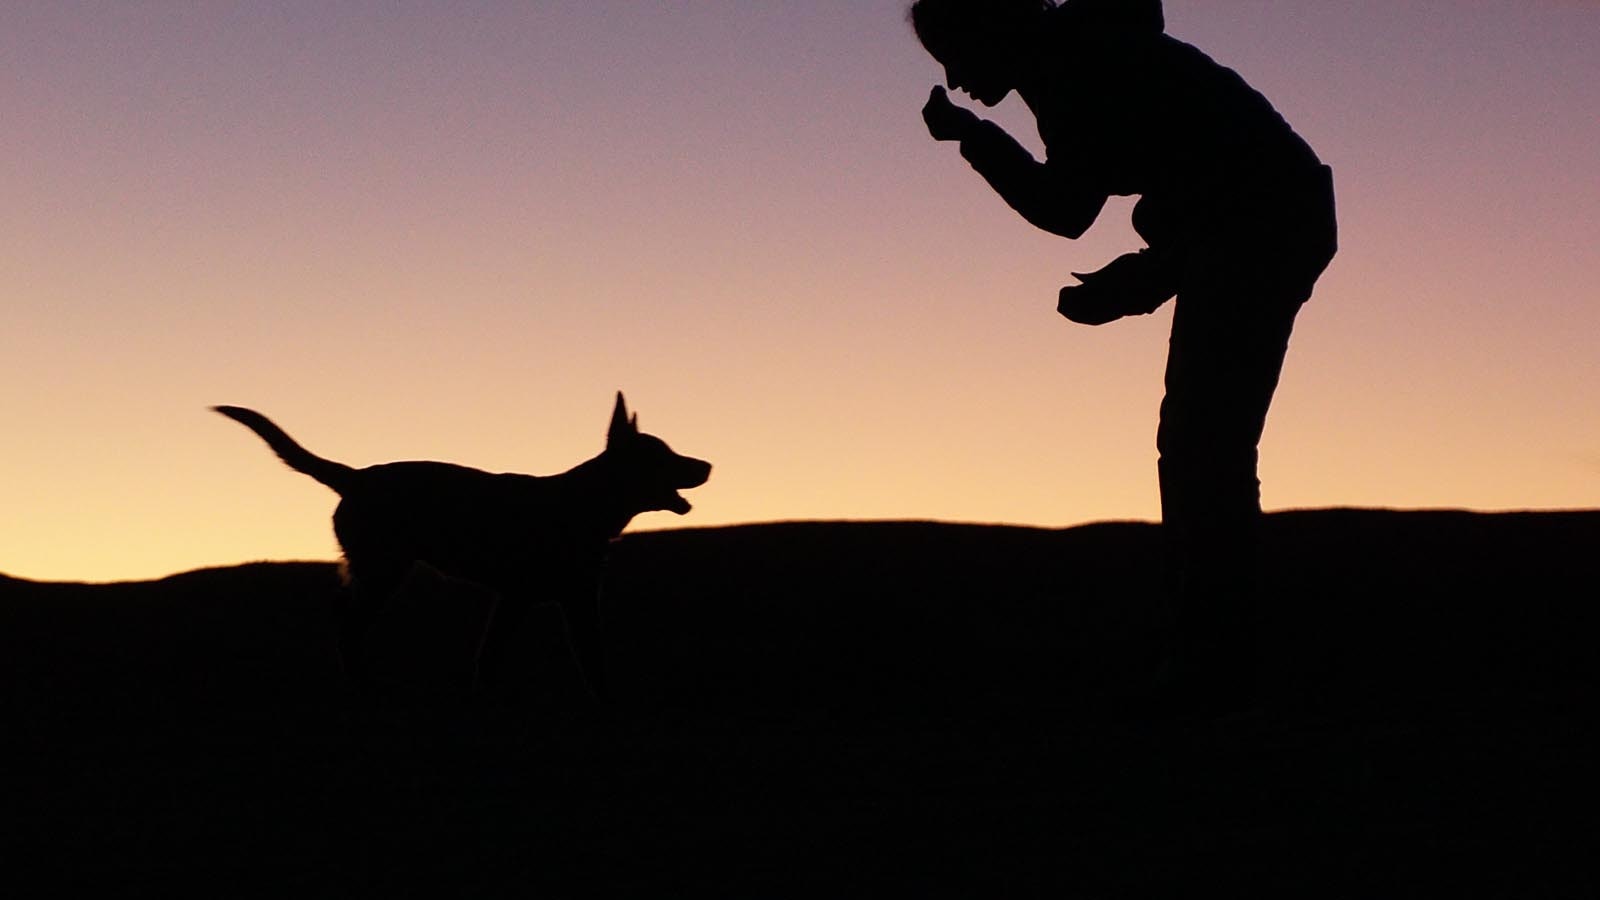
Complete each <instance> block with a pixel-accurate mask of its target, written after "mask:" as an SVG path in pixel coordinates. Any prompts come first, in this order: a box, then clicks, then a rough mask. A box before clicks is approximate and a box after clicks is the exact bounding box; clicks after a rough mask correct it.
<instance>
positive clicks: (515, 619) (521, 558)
mask: <svg viewBox="0 0 1600 900" xmlns="http://www.w3.org/2000/svg"><path fill="white" fill-rule="evenodd" d="M213 409H214V410H215V411H216V412H219V413H221V414H223V415H225V416H227V417H228V418H230V419H233V420H234V421H237V422H239V423H241V424H243V425H244V426H245V427H247V428H249V429H250V430H251V431H254V432H255V433H256V434H257V435H259V436H260V437H261V439H262V440H264V441H266V442H267V446H269V447H271V448H272V450H273V452H275V453H277V454H278V457H279V458H280V459H282V460H283V461H284V462H285V463H287V464H288V465H289V467H290V468H292V469H294V470H296V471H299V472H303V473H305V474H307V475H310V476H311V477H312V478H315V479H316V480H317V481H320V482H322V483H323V484H325V485H327V486H328V487H330V488H332V489H333V490H334V491H335V492H337V493H338V494H339V505H338V507H337V508H336V509H335V510H334V512H333V530H334V534H335V535H336V536H337V537H338V539H339V546H340V548H341V549H342V550H343V551H344V573H345V578H346V584H347V585H348V591H347V595H348V604H347V608H346V610H345V614H344V619H343V624H342V626H341V629H340V637H339V649H340V655H341V657H342V659H343V661H344V664H345V666H346V669H347V671H350V672H351V674H353V675H355V676H356V677H358V678H360V677H361V675H362V673H361V662H360V661H361V659H362V658H363V646H362V644H363V639H364V638H365V636H366V633H367V631H368V629H369V627H370V626H371V624H372V621H373V618H374V616H375V615H376V614H377V613H379V612H380V611H381V610H382V609H383V607H384V604H385V602H386V601H387V600H388V599H389V598H390V597H392V596H393V595H394V594H395V592H396V590H398V589H399V587H400V586H401V584H402V583H403V582H404V581H405V580H406V578H407V576H408V574H409V573H410V572H411V571H412V569H413V567H414V566H416V565H417V564H419V563H421V564H425V565H426V566H429V567H431V568H433V569H435V570H437V571H438V572H439V573H441V574H443V575H447V576H451V577H453V578H459V579H463V580H466V581H471V582H475V583H477V584H481V585H483V586H485V587H488V588H491V589H492V590H494V591H495V592H496V593H497V594H498V595H499V602H498V604H497V605H496V608H495V611H494V613H493V615H492V617H491V618H490V621H489V624H488V627H487V629H486V632H485V634H484V635H483V637H482V640H481V641H480V643H479V654H478V656H479V659H480V660H481V663H482V669H483V670H484V673H483V674H484V675H485V676H486V677H487V678H489V679H491V680H493V679H495V678H497V677H499V676H500V675H501V674H502V673H503V672H504V671H507V670H508V667H509V666H512V665H514V664H515V660H514V659H513V657H514V656H515V651H516V647H515V646H514V645H513V643H512V638H513V637H514V633H515V630H516V627H517V625H518V624H519V623H520V622H521V620H522V619H523V617H524V616H525V615H526V613H527V611H528V608H529V607H530V606H531V605H532V604H533V603H535V602H545V601H553V602H557V603H560V604H561V606H562V609H563V610H564V612H565V613H566V617H567V622H568V627H569V628H570V630H571V639H572V643H573V645H574V650H575V651H576V654H577V658H578V663H579V665H580V667H581V668H582V670H583V673H584V676H585V677H586V678H587V679H588V681H589V685H590V687H591V688H592V689H593V690H594V692H595V693H596V694H597V695H599V696H601V697H605V696H606V695H607V693H608V692H607V689H606V684H605V671H604V663H603V659H602V655H603V654H602V645H601V634H600V609H599V589H600V569H601V565H602V563H603V561H604V558H605V554H606V549H607V547H608V545H609V544H610V542H611V541H612V540H613V539H615V538H616V537H617V536H618V535H619V534H621V533H622V529H623V528H625V527H627V525H628V523H629V522H630V521H631V520H632V519H633V517H634V516H636V515H638V514H640V513H643V512H648V511H651V510H667V511H671V512H673V513H676V514H678V515H683V514H685V513H687V512H688V511H689V509H690V506H689V501H687V500H685V499H684V498H683V496H682V495H681V494H679V493H678V491H680V490H686V489H688V488H694V487H699V486H700V485H702V484H704V483H705V482H706V479H707V478H709V477H710V475H711V464H710V463H708V462H705V461H704V460H699V459H694V458H692V457H688V456H682V455H680V454H678V453H675V452H673V451H672V449H671V448H670V447H668V446H667V444H666V442H665V441H662V440H661V439H660V438H657V437H655V436H653V435H649V434H643V433H641V432H640V431H639V419H638V416H636V415H635V416H630V415H629V414H628V408H627V403H626V402H625V401H624V400H623V397H622V393H621V392H620V391H619V392H618V393H617V402H616V406H615V408H614V409H613V410H612V414H611V425H610V428H609V430H608V432H607V435H606V446H605V449H604V451H602V452H601V453H600V454H599V455H598V456H595V457H594V458H592V459H589V460H587V461H585V462H582V463H580V464H578V465H577V466H575V467H573V468H572V469H570V470H568V471H566V472H563V473H561V474H559V475H547V476H535V475H519V474H513V473H506V474H497V473H490V472H484V471H480V470H478V469H470V468H467V467H465V466H458V465H452V464H450V463H442V462H394V463H387V464H383V465H376V466H369V467H367V468H364V469H357V468H353V467H351V466H347V465H344V464H342V463H337V462H333V461H331V460H326V459H323V458H321V457H319V456H316V455H315V454H313V453H311V452H310V451H308V450H306V449H305V448H304V447H301V446H300V445H299V444H297V443H295V441H294V440H293V439H291V438H290V437H289V436H288V435H287V434H286V433H284V431H283V430H282V429H280V428H279V427H278V426H276V425H274V424H273V423H272V422H271V421H270V420H268V419H267V418H266V417H265V416H263V415H261V414H260V413H257V412H255V411H253V410H249V409H243V408H240V407H237V406H217V407H213Z"/></svg>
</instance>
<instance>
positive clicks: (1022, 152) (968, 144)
mask: <svg viewBox="0 0 1600 900" xmlns="http://www.w3.org/2000/svg"><path fill="white" fill-rule="evenodd" d="M922 117H923V119H924V120H926V121H927V123H928V131H929V132H930V133H931V134H932V135H933V137H934V138H935V139H936V140H941V141H960V142H961V155H962V156H963V157H964V158H965V159H966V160H967V162H969V163H971V164H972V167H973V168H974V169H976V170H977V171H978V174H979V175H982V176H983V179H984V180H985V181H987V182H989V186H990V187H992V188H994V190H995V193H997V194H999V195H1000V197H1001V199H1003V200H1005V201H1006V204H1007V205H1009V206H1010V207H1011V208H1012V209H1014V210H1016V211H1017V213H1018V214H1019V215H1021V216H1022V217H1023V218H1024V219H1026V220H1028V222H1029V223H1030V224H1032V225H1033V226H1034V227H1036V228H1040V229H1043V230H1045V231H1048V232H1050V233H1051V234H1059V235H1061V236H1062V237H1065V238H1074V239H1076V238H1079V237H1082V236H1083V233H1084V232H1085V231H1088V230H1089V226H1090V225H1093V224H1094V220H1095V218H1096V217H1098V216H1099V215H1100V210H1101V208H1102V207H1104V206H1105V204H1106V194H1104V193H1101V192H1097V191H1094V190H1090V189H1088V188H1086V187H1084V186H1083V185H1082V184H1081V183H1080V182H1079V180H1078V179H1077V178H1076V177H1075V176H1074V175H1073V174H1072V173H1071V172H1070V171H1068V170H1067V169H1066V168H1065V167H1063V166H1059V165H1055V166H1053V165H1050V164H1049V163H1047V162H1046V163H1041V162H1039V161H1038V160H1035V159H1034V158H1033V154H1031V153H1029V152H1028V151H1027V149H1026V148H1024V147H1023V146H1022V145H1021V144H1019V143H1017V142H1016V139H1015V138H1013V137H1011V135H1009V134H1006V132H1005V129H1003V128H1001V127H1000V126H999V125H996V124H994V123H993V122H990V121H988V120H987V119H980V118H978V117H977V116H976V115H975V114H973V112H972V111H971V110H968V109H964V108H962V107H959V106H956V105H955V104H954V103H951V102H950V98H949V96H948V95H946V94H945V91H944V88H942V87H935V88H934V89H933V93H932V94H931V95H929V97H928V103H927V105H926V106H924V107H923V108H922Z"/></svg>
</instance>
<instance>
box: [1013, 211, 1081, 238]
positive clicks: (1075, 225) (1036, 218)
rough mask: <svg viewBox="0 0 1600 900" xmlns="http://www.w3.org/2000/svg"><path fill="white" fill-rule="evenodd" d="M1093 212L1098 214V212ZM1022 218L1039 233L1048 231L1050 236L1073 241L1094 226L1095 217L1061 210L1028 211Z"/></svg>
mask: <svg viewBox="0 0 1600 900" xmlns="http://www.w3.org/2000/svg"><path fill="white" fill-rule="evenodd" d="M1095 212H1096V214H1098V213H1099V210H1096V211H1095ZM1023 217H1024V218H1026V219H1027V220H1028V222H1029V224H1031V225H1033V226H1034V227H1035V228H1038V229H1040V230H1041V231H1048V232H1050V233H1051V234H1054V235H1059V236H1061V237H1064V238H1067V239H1068V240H1073V241H1075V240H1077V239H1078V238H1081V237H1083V236H1084V234H1085V233H1087V232H1088V231H1089V226H1091V225H1093V224H1094V220H1095V218H1096V216H1095V215H1090V216H1084V215H1082V214H1076V215H1074V214H1073V212H1072V211H1071V210H1062V209H1049V210H1044V209H1040V210H1030V211H1029V212H1028V213H1025V214H1024V216H1023Z"/></svg>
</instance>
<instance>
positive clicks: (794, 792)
mask: <svg viewBox="0 0 1600 900" xmlns="http://www.w3.org/2000/svg"><path fill="white" fill-rule="evenodd" d="M1266 543H1267V549H1268V557H1269V564H1268V571H1267V576H1266V582H1267V594H1268V596H1269V597H1270V598H1271V602H1270V604H1269V605H1270V611H1271V616H1270V624H1269V628H1268V633H1269V635H1270V644H1271V646H1270V650H1269V656H1270V658H1269V663H1268V671H1269V679H1268V681H1269V687H1270V691H1269V698H1268V700H1269V702H1268V704H1267V706H1266V707H1265V709H1264V710H1262V711H1259V712H1256V713H1254V714H1248V715H1244V716H1237V717H1232V718H1226V719H1220V720H1210V721H1206V720H1201V721H1177V720H1173V719H1171V718H1168V717H1157V716H1152V715H1147V714H1144V713H1141V712H1139V711H1138V708H1137V707H1135V706H1133V705H1132V704H1131V703H1130V701H1129V700H1128V695H1129V694H1130V693H1131V692H1132V691H1133V690H1134V689H1135V688H1136V687H1137V685H1138V684H1140V683H1141V677H1142V673H1144V672H1146V671H1147V670H1148V668H1149V666H1150V665H1151V663H1152V661H1153V659H1154V655H1155V652H1156V651H1155V647H1156V635H1157V632H1156V630H1155V629H1154V628H1153V624H1154V622H1155V617H1154V615H1153V612H1152V610H1153V608H1154V598H1155V597H1156V595H1157V592H1158V585H1159V579H1160V554H1159V544H1158V534H1157V531H1156V529H1155V528H1154V526H1150V525H1145V524H1121V523H1108V524H1102V525H1093V526H1086V527H1082V528H1075V529H1068V530H1065V531H1045V530H1033V529H1020V528H1000V527H979V526H964V525H933V524H918V523H902V524H884V523H879V524H847V523H817V524H792V525H766V526H746V527H739V528H726V529H706V530H687V531H674V532H661V533H652V534H639V535H632V536H629V537H627V538H625V539H624V540H623V541H621V542H620V543H619V544H618V545H617V546H616V548H615V552H614V553H613V556H612V560H611V564H610V567H609V576H608V587H607V593H606V598H607V599H606V604H607V605H606V609H607V613H608V616H609V627H610V655H611V660H612V668H613V672H614V682H615V686H616V690H617V693H618V695H619V702H618V704H617V705H616V706H615V707H613V708H612V709H611V710H609V711H606V712H598V711H595V710H592V709H589V708H586V707H585V706H584V705H583V704H582V703H581V702H578V701H577V700H575V699H573V698H572V696H571V694H570V691H568V690H566V687H569V686H570V684H568V683H566V682H563V681H562V676H564V677H566V678H567V679H569V680H570V677H571V674H572V672H571V669H570V660H567V659H564V658H559V659H556V660H554V661H549V669H548V671H547V672H546V676H545V678H544V681H543V682H541V684H543V685H544V686H545V687H547V688H548V690H546V691H544V693H542V694H539V695H537V696H532V697H530V698H527V699H525V700H524V701H522V702H521V703H519V704H517V705H512V704H509V703H507V702H505V701H503V700H501V701H496V700H494V699H492V698H487V697H483V696H477V697H474V698H472V699H470V700H466V701H460V700H456V701H437V700H435V701H421V700H399V699H394V698H390V699H386V700H380V701H369V700H358V699H357V698H356V697H355V696H354V695H353V694H352V693H351V692H350V691H349V690H348V689H347V688H346V687H344V683H343V681H342V679H341V676H340V674H339V670H338V667H337V662H336V660H335V657H334V655H333V633H334V626H333V622H334V618H333V613H334V605H335V603H336V598H337V591H338V585H337V578H336V575H335V573H334V568H333V566H332V565H331V564H323V563H263V564H256V565H250V566H242V567H237V568H230V569H217V570H207V571H201V572H192V573H188V574H184V575H178V576H174V577H172V578H167V579H163V580H161V581H156V582H142V583H130V584H118V585H107V586H85V585H73V584H54V583H50V584H46V583H35V582H26V581H16V580H11V579H5V578H3V577H0V678H3V679H4V680H3V682H0V716H3V718H0V725H3V732H0V754H3V755H4V761H5V767H4V770H3V771H4V774H3V775H0V803H3V806H0V809H3V810H4V818H3V819H0V895H3V896H11V897H42V896H80V895H87V894H89V893H91V892H93V893H99V894H103V895H108V896H117V897H135V896H172V895H174V894H204V895H207V896H213V897H257V896H259V897H321V896H378V897H401V896H457V897H501V896H527V897H668V896H694V897H717V896H730V897H876V896H912V897H1017V896H1034V895H1049V896H1057V897H1086V898H1099V897H1163V898H1164V897H1176V896H1189V895H1193V894H1196V893H1198V892H1200V891H1202V890H1204V891H1206V892H1207V893H1216V895H1218V896H1226V895H1228V894H1232V895H1234V896H1263V897H1267V896H1271V897H1403V896H1407V897H1408V896H1450V895H1456V896H1474V897H1477V896H1487V897H1508V898H1509V897H1518V898H1539V897H1573V898H1592V897H1596V896H1600V862H1597V860H1600V814H1597V811H1596V800H1597V797H1600V795H1597V794H1596V792H1595V790H1594V784H1593V782H1594V781H1595V779H1594V778H1593V776H1592V775H1591V770H1592V768H1593V767H1594V765H1595V761H1596V759H1597V755H1600V754H1597V751H1600V718H1597V707H1596V688H1597V687H1600V654H1597V653H1596V650H1595V643H1596V639H1597V637H1600V607H1597V599H1600V591H1597V590H1596V587H1597V576H1596V562H1597V560H1600V554H1597V549H1600V512H1573V513H1530V514H1494V515H1478V514H1467V513H1450V512H1405V513H1396V512H1386V511H1375V510H1327V511H1314V512H1295V513H1280V514H1275V515H1272V516H1270V517H1269V519H1268V527H1267V532H1266ZM545 682H547V683H545Z"/></svg>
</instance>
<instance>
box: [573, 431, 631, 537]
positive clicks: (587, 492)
mask: <svg viewBox="0 0 1600 900" xmlns="http://www.w3.org/2000/svg"><path fill="white" fill-rule="evenodd" d="M555 477H557V478H560V479H562V480H563V481H565V482H566V483H567V484H568V485H570V486H571V487H572V488H574V489H576V490H578V491H581V492H582V493H583V495H584V496H585V497H586V498H589V499H588V502H585V503H583V504H581V508H582V509H583V517H584V519H585V520H586V521H587V524H588V526H589V532H590V533H591V534H595V535H597V536H599V535H603V537H604V539H605V540H606V541H610V540H612V539H614V538H616V537H617V536H618V535H620V534H622V529H624V528H627V527H628V523H629V522H632V521H633V518H634V516H637V515H638V514H639V513H641V512H644V510H642V509H639V508H638V507H637V506H636V505H632V504H629V503H627V502H626V499H625V497H624V492H623V491H622V489H621V486H620V485H619V484H618V483H617V469H616V464H615V461H614V460H613V459H612V458H610V457H608V456H607V455H606V454H605V453H603V452H602V453H601V454H600V455H598V456H596V457H594V458H593V459H588V460H585V461H583V462H581V463H578V464H577V465H576V466H573V467H572V468H570V469H568V470H567V471H565V472H563V473H561V474H560V475H558V476H555Z"/></svg>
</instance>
